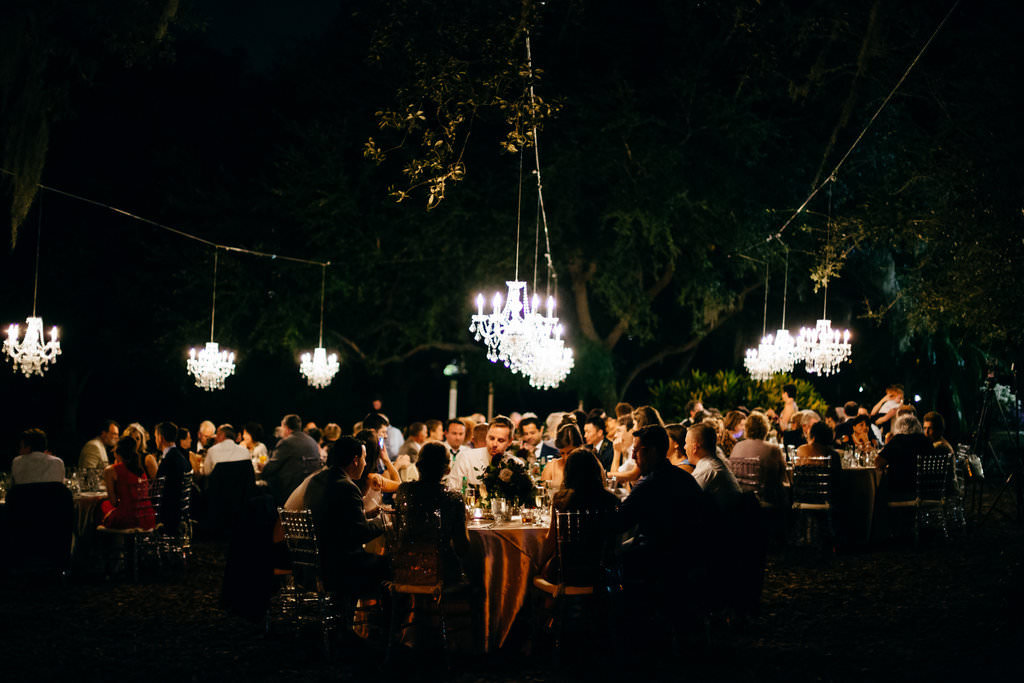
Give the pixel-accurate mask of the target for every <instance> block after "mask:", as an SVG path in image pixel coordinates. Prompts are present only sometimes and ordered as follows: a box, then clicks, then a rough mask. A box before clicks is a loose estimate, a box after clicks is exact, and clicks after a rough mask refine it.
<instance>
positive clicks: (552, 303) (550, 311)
mask: <svg viewBox="0 0 1024 683" xmlns="http://www.w3.org/2000/svg"><path fill="white" fill-rule="evenodd" d="M554 314H555V297H553V296H549V297H548V317H549V318H550V317H552V316H553V315H554Z"/></svg>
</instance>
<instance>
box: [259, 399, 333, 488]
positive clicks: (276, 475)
mask: <svg viewBox="0 0 1024 683" xmlns="http://www.w3.org/2000/svg"><path fill="white" fill-rule="evenodd" d="M281 435H282V439H281V440H280V441H279V442H278V444H277V448H275V449H274V454H273V455H272V456H270V460H268V461H267V464H266V465H264V466H263V471H262V472H260V479H262V480H263V481H265V482H267V484H268V485H269V486H270V491H271V493H272V494H273V496H274V502H275V503H277V505H278V506H281V505H284V502H285V501H286V500H288V496H290V495H291V493H292V491H294V490H295V488H296V487H297V486H298V485H299V484H301V483H302V480H303V479H305V478H306V477H307V476H308V475H310V474H312V473H313V472H315V471H316V470H318V469H319V468H320V447H319V446H318V445H317V443H316V441H313V439H312V438H310V436H309V434H306V433H305V432H303V431H302V419H301V418H300V417H299V416H298V415H285V416H284V419H282V420H281Z"/></svg>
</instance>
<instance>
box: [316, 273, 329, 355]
mask: <svg viewBox="0 0 1024 683" xmlns="http://www.w3.org/2000/svg"><path fill="white" fill-rule="evenodd" d="M326 287H327V266H321V267H320V343H319V344H317V346H323V345H324V292H325V291H326Z"/></svg>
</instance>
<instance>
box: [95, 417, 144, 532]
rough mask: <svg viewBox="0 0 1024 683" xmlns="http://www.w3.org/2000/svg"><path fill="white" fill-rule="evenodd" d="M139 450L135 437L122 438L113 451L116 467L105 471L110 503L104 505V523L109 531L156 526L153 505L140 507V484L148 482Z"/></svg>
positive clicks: (104, 477) (104, 476) (105, 502)
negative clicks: (138, 503)
mask: <svg viewBox="0 0 1024 683" xmlns="http://www.w3.org/2000/svg"><path fill="white" fill-rule="evenodd" d="M138 447H139V446H138V442H137V441H136V440H135V439H134V438H133V437H131V436H125V437H121V440H120V441H118V442H117V447H116V448H115V449H114V464H113V465H109V466H107V468H106V469H105V470H103V479H104V481H105V482H106V484H107V500H105V501H103V503H102V505H101V509H102V511H103V521H102V524H103V526H105V527H108V528H110V529H135V528H139V529H152V528H153V527H155V526H156V516H155V514H154V513H153V507H152V505H142V506H137V502H138V500H139V495H140V492H139V486H138V485H139V482H140V481H145V480H146V472H145V470H143V468H142V459H141V458H140V457H139V451H138Z"/></svg>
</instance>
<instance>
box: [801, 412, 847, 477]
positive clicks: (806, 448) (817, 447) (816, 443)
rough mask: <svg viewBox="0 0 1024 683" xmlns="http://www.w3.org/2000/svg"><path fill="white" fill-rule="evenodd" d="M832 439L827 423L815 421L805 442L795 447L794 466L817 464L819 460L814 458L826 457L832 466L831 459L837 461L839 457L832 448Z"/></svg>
mask: <svg viewBox="0 0 1024 683" xmlns="http://www.w3.org/2000/svg"><path fill="white" fill-rule="evenodd" d="M819 425H820V426H819ZM832 439H833V434H832V430H831V429H829V428H828V425H827V424H825V423H824V422H815V423H814V424H812V425H811V429H810V431H809V432H808V439H807V443H805V444H804V445H803V446H801V447H800V448H798V449H796V459H795V460H794V461H793V464H794V465H795V466H802V465H817V464H818V463H819V462H820V461H818V460H814V458H828V459H829V466H832V460H834V459H835V460H837V461H838V458H839V455H838V454H837V453H836V451H835V449H833V448H832Z"/></svg>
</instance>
